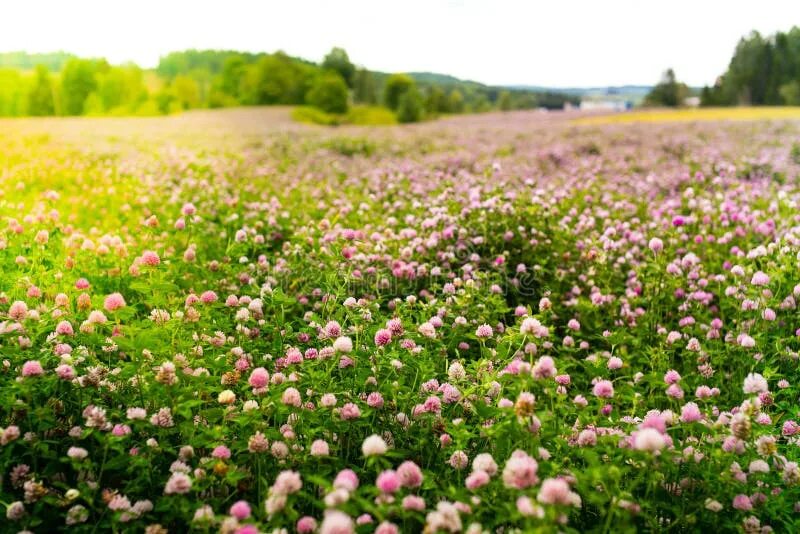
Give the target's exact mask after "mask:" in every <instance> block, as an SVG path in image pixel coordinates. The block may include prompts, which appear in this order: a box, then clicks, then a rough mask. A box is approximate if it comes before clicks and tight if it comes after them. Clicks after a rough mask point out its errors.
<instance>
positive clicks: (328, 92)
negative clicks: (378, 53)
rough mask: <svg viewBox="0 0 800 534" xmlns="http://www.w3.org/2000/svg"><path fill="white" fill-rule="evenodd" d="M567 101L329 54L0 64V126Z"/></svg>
mask: <svg viewBox="0 0 800 534" xmlns="http://www.w3.org/2000/svg"><path fill="white" fill-rule="evenodd" d="M568 101H569V102H572V103H575V101H576V98H575V97H570V96H567V95H563V94H560V93H552V92H536V91H529V90H512V89H504V88H498V87H490V86H486V85H483V84H479V83H476V82H468V81H463V80H459V79H457V78H453V77H450V76H444V75H439V74H432V73H411V74H402V73H395V74H388V73H381V72H375V71H370V70H368V69H366V68H363V67H359V66H357V65H355V64H354V63H353V62H352V61H351V60H350V58H349V56H348V54H347V52H346V51H345V50H343V49H341V48H334V49H332V50H331V51H330V53H329V54H328V55H326V56H325V58H324V60H323V61H322V62H321V63H314V62H311V61H307V60H304V59H301V58H297V57H292V56H289V55H288V54H285V53H284V52H275V53H249V52H238V51H233V50H186V51H182V52H173V53H170V54H167V55H166V56H164V57H162V58H161V60H160V61H159V64H158V66H157V67H156V68H155V69H154V70H145V69H142V68H140V67H139V66H137V65H135V64H124V65H111V64H109V63H108V62H107V61H106V60H104V59H88V58H79V57H75V56H72V55H70V54H65V53H56V54H25V53H20V52H15V53H9V54H0V116H25V115H33V116H47V115H156V114H168V113H173V112H177V111H182V110H188V109H195V108H221V107H231V106H251V105H304V106H313V107H314V108H317V109H319V110H321V111H323V112H325V113H330V114H343V113H346V112H347V111H348V109H349V108H350V107H351V106H352V105H360V106H384V107H386V108H388V109H390V110H391V111H392V112H393V113H394V114H395V115H396V116H397V119H398V120H400V121H401V122H414V121H417V120H420V119H422V118H424V117H429V116H437V115H440V114H444V113H465V112H482V111H488V110H492V109H500V110H512V109H529V108H536V107H546V108H561V107H563V105H564V103H565V102H568Z"/></svg>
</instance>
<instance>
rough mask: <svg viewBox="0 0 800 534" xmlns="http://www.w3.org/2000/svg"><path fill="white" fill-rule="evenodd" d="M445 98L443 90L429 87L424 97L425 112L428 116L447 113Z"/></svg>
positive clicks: (436, 86)
mask: <svg viewBox="0 0 800 534" xmlns="http://www.w3.org/2000/svg"><path fill="white" fill-rule="evenodd" d="M448 110H449V108H448V105H447V96H446V95H445V94H444V90H443V89H442V88H441V87H439V86H438V85H434V86H432V87H430V88H429V89H428V91H427V94H426V95H425V111H426V112H427V113H428V115H431V116H435V115H438V114H439V113H447V111H448Z"/></svg>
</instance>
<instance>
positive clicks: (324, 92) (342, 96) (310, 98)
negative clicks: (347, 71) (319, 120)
mask: <svg viewBox="0 0 800 534" xmlns="http://www.w3.org/2000/svg"><path fill="white" fill-rule="evenodd" d="M347 99H348V91H347V84H346V83H345V81H344V79H343V78H342V76H341V75H340V74H338V73H336V72H333V71H329V72H326V73H324V74H320V75H319V76H317V78H316V79H315V80H314V85H312V86H311V89H310V90H309V91H308V93H307V94H306V103H308V104H310V105H312V106H314V107H317V108H319V109H321V110H322V111H324V112H326V113H347V106H348V103H347Z"/></svg>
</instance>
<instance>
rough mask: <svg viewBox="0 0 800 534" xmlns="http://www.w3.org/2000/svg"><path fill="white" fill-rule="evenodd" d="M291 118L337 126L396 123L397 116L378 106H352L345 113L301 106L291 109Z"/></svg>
mask: <svg viewBox="0 0 800 534" xmlns="http://www.w3.org/2000/svg"><path fill="white" fill-rule="evenodd" d="M292 119H294V120H295V121H297V122H305V123H307V124H320V125H323V126H338V125H341V124H355V125H360V126H384V125H391V124H397V117H395V115H394V113H392V112H391V111H390V110H388V109H386V108H382V107H378V106H353V107H351V108H350V110H349V111H348V112H347V113H343V114H333V113H326V112H324V111H322V110H320V109H317V108H313V107H309V106H301V107H297V108H295V109H294V110H293V111H292Z"/></svg>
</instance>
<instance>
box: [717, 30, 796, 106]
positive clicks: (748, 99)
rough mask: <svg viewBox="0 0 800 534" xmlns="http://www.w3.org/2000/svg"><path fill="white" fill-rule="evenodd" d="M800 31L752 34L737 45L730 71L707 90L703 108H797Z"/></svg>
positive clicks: (729, 67) (729, 66)
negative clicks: (762, 106) (769, 34)
mask: <svg viewBox="0 0 800 534" xmlns="http://www.w3.org/2000/svg"><path fill="white" fill-rule="evenodd" d="M799 82H800V27H797V26H795V27H793V28H792V29H791V30H789V31H788V32H786V33H783V32H777V33H775V34H774V35H772V36H768V37H764V36H762V35H761V34H760V33H758V32H752V33H751V34H750V35H748V36H747V37H743V38H742V39H741V40H740V41H739V43H738V44H737V45H736V50H735V51H734V54H733V57H732V58H731V61H730V63H729V65H728V70H727V71H726V72H725V73H724V74H723V75H722V76H720V77H719V78H718V79H717V82H716V83H715V84H714V86H713V87H707V88H704V90H703V93H702V95H701V103H702V105H704V106H725V105H756V106H758V105H770V106H774V105H797V104H798V91H799V90H798V88H797V87H796V86H795V84H797V83H799Z"/></svg>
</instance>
